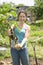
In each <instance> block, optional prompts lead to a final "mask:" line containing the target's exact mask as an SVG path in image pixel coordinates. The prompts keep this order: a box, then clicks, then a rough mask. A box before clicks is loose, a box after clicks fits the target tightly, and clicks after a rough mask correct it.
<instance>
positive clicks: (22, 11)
mask: <svg viewBox="0 0 43 65" xmlns="http://www.w3.org/2000/svg"><path fill="white" fill-rule="evenodd" d="M21 13H24V14H25V16H26V17H27V13H26V12H25V11H24V10H21V11H20V12H19V13H18V20H19V15H20V14H21ZM26 20H27V19H26Z"/></svg>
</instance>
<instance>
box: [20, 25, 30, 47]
mask: <svg viewBox="0 0 43 65" xmlns="http://www.w3.org/2000/svg"><path fill="white" fill-rule="evenodd" d="M29 35H30V26H29V27H28V28H27V29H26V33H25V36H24V39H23V40H22V42H21V47H22V46H23V45H24V43H25V42H26V41H27V39H28V37H29Z"/></svg>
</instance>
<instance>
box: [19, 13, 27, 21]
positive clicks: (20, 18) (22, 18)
mask: <svg viewBox="0 0 43 65" xmlns="http://www.w3.org/2000/svg"><path fill="white" fill-rule="evenodd" d="M19 21H21V22H25V21H26V14H25V13H20V15H19Z"/></svg>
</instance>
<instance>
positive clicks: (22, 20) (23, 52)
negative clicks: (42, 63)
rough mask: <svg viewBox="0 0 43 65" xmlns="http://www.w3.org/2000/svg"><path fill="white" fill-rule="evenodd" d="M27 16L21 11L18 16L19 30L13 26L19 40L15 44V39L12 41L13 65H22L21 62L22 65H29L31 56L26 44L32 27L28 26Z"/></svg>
mask: <svg viewBox="0 0 43 65" xmlns="http://www.w3.org/2000/svg"><path fill="white" fill-rule="evenodd" d="M26 20H27V14H26V13H25V12H24V11H20V12H19V14H18V21H19V23H18V27H19V28H20V31H19V30H18V28H15V27H14V25H12V26H11V28H12V29H13V33H14V34H15V35H16V37H17V38H18V40H17V42H18V43H14V39H12V41H11V56H12V61H13V65H20V60H21V63H22V65H29V56H28V51H27V48H26V42H27V39H28V37H29V34H30V26H28V25H27V24H26Z"/></svg>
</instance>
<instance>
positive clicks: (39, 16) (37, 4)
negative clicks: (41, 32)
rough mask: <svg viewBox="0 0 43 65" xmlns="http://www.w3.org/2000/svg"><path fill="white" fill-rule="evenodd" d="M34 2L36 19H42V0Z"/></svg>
mask: <svg viewBox="0 0 43 65" xmlns="http://www.w3.org/2000/svg"><path fill="white" fill-rule="evenodd" d="M34 1H35V4H34V5H35V7H36V10H37V11H36V13H37V15H36V16H37V19H43V0H34Z"/></svg>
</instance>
